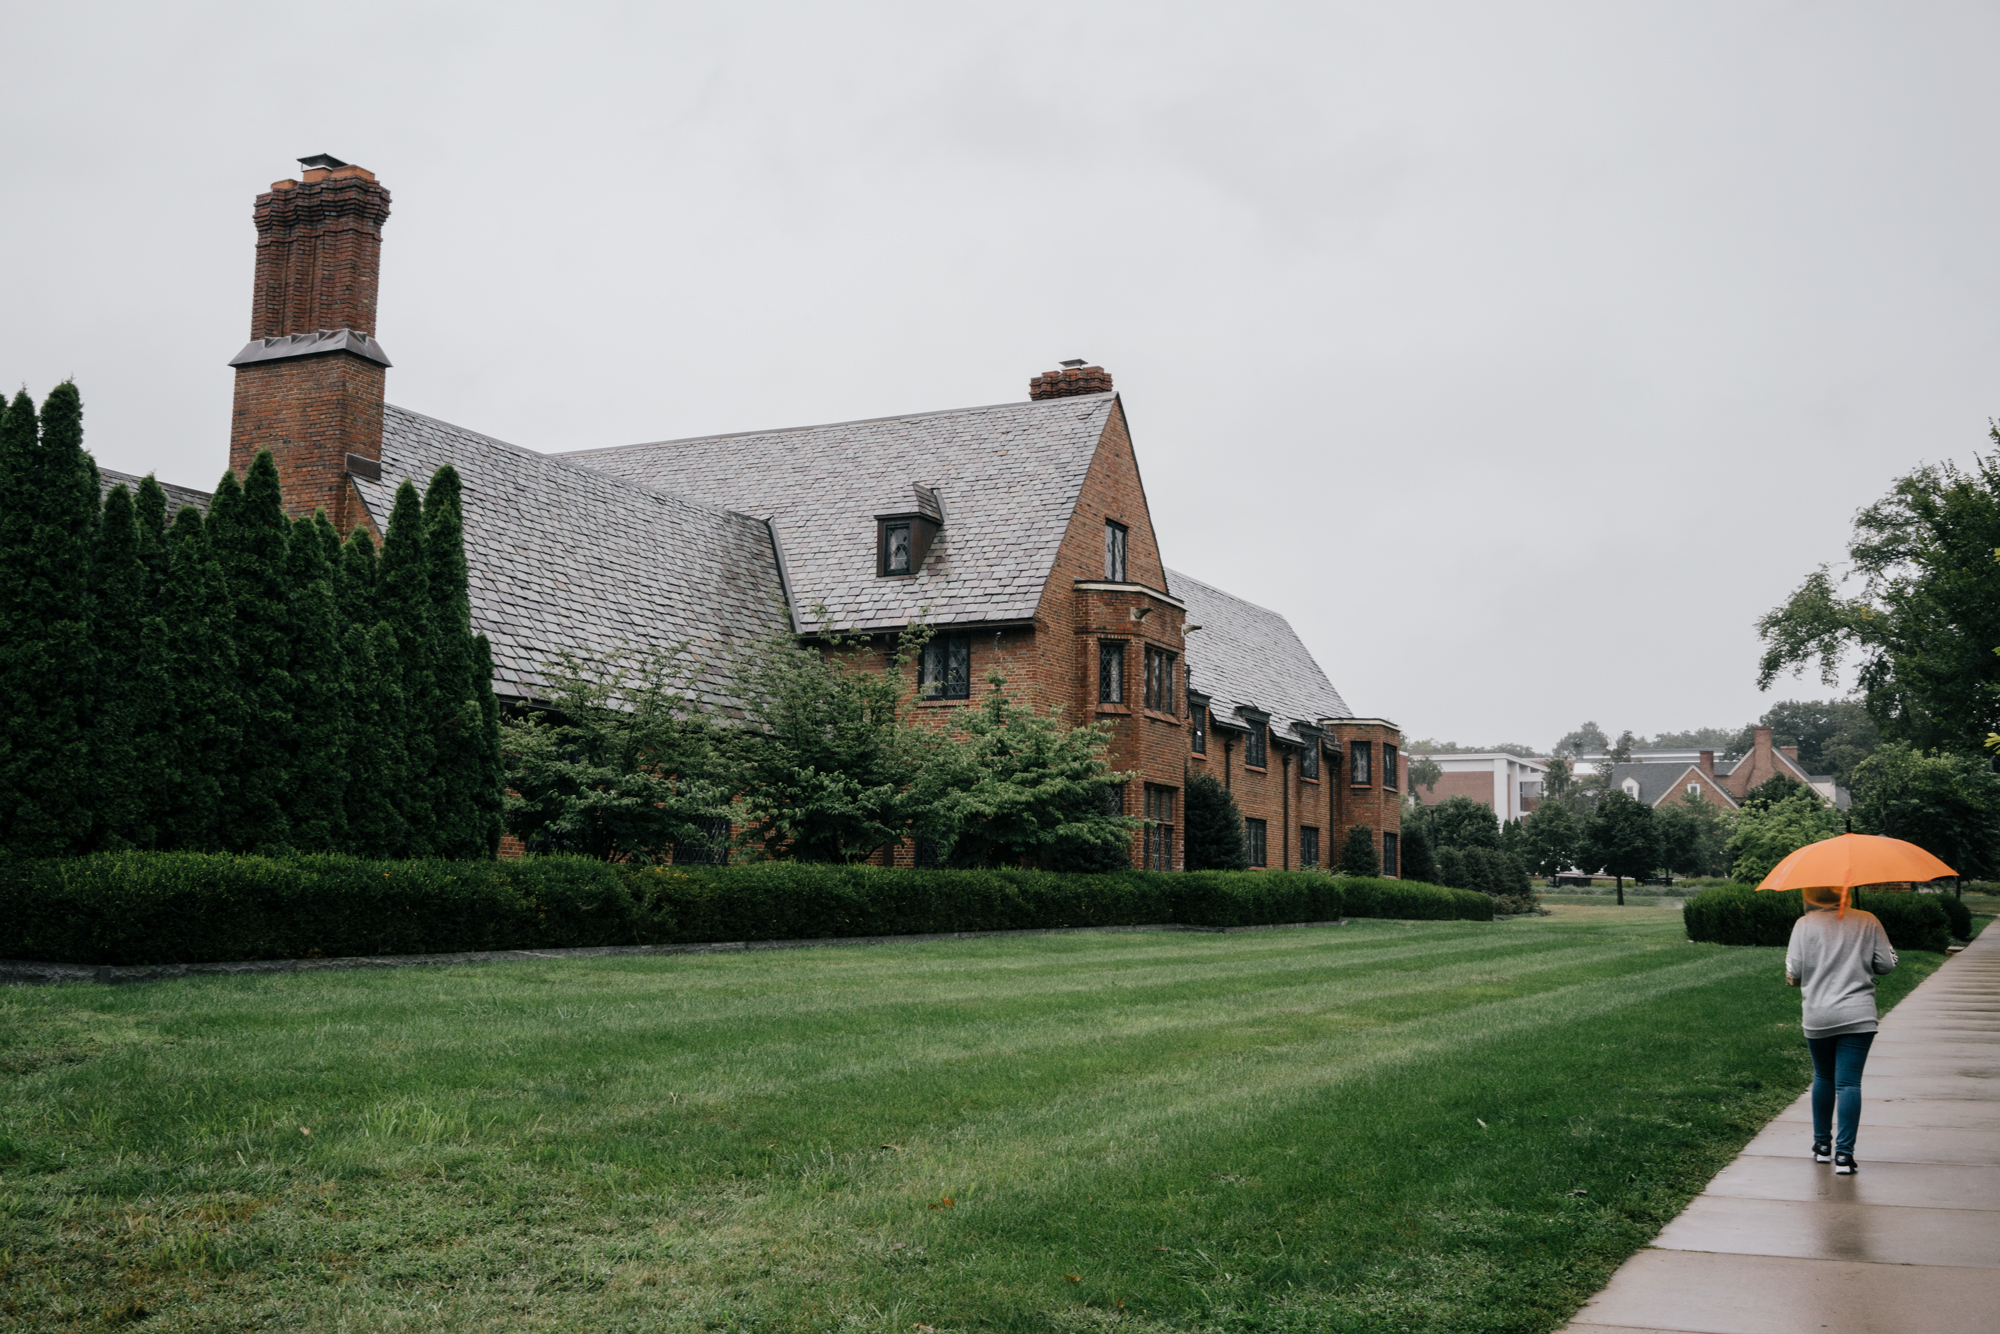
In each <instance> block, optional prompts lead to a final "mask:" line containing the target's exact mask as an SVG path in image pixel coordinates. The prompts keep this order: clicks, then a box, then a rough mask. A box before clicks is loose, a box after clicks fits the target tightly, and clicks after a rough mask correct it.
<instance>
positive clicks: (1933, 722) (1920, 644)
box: [1757, 427, 2000, 751]
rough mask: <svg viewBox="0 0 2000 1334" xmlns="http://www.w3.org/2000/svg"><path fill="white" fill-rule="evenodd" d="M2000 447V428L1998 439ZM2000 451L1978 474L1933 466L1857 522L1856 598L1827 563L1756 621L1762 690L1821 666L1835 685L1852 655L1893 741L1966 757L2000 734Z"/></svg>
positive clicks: (1865, 694)
mask: <svg viewBox="0 0 2000 1334" xmlns="http://www.w3.org/2000/svg"><path fill="white" fill-rule="evenodd" d="M1992 434H1993V439H1994V441H1995V443H1996V444H2000V427H1995V428H1994V430H1993V433H1992ZM1996 549H2000V453H1995V454H1985V455H1979V456H1977V457H1975V459H1974V461H1973V464H1972V466H1971V468H1970V469H1969V470H1961V469H1960V468H1959V467H1958V466H1957V465H1955V464H1951V463H1944V464H1938V465H1926V466H1924V467H1921V468H1918V469H1916V470H1915V471H1914V472H1911V473H1910V474H1908V475H1907V476H1905V477H1902V478H1900V479H1898V480H1897V482H1896V483H1895V485H1894V486H1893V488H1892V489H1891V490H1890V493H1889V494H1888V495H1887V496H1885V497H1883V498H1882V499H1881V500H1879V501H1877V502H1875V503H1874V504H1873V505H1870V506H1868V507H1867V508H1866V509H1863V510H1862V511H1861V512H1860V513H1859V514H1858V515H1856V516H1855V520H1854V533H1853V537H1852V538H1851V540H1850V541H1849V544H1848V549H1847V552H1848V557H1849V560H1850V562H1851V564H1852V567H1853V570H1854V574H1855V575H1856V576H1857V577H1858V578H1859V580H1860V583H1859V587H1858V588H1857V589H1855V590H1854V591H1853V592H1852V593H1849V592H1847V591H1846V589H1845V587H1844V582H1843V581H1836V580H1835V578H1834V577H1833V575H1832V574H1831V573H1830V572H1829V570H1828V568H1827V567H1826V566H1824V565H1822V566H1821V567H1820V568H1819V569H1818V570H1816V571H1815V572H1813V573H1812V574H1811V575H1809V576H1807V578H1806V581H1805V582H1804V583H1803V584H1801V585H1800V586H1799V588H1798V589H1797V591H1795V592H1794V593H1793V594H1792V595H1791V597H1790V598H1789V599H1787V600H1786V602H1785V604H1784V605H1783V606H1781V607H1778V608H1776V609H1774V610H1773V611H1771V612H1769V613H1767V614H1766V615H1765V616H1764V617H1763V618H1762V619H1760V620H1759V621H1758V623H1757V628H1758V633H1759V634H1760V635H1761V636H1762V638H1763V641H1764V645H1765V648H1764V653H1763V656H1762V657H1761V659H1760V660H1759V663H1758V671H1757V683H1758V685H1759V687H1760V688H1767V687H1769V685H1770V684H1771V682H1772V681H1773V680H1775V679H1776V678H1777V676H1778V675H1779V673H1781V672H1787V671H1793V672H1798V671H1804V670H1805V669H1806V668H1808V667H1809V666H1812V665H1814V664H1815V663H1816V664H1817V665H1818V668H1819V673H1820V679H1821V680H1823V681H1824V682H1826V684H1828V685H1833V684H1835V683H1836V682H1837V681H1838V680H1839V673H1840V666H1841V663H1842V661H1843V659H1844V658H1845V657H1846V656H1847V654H1848V653H1850V652H1858V654H1859V655H1860V659H1861V672H1860V679H1859V691H1860V696H1861V702H1862V703H1863V704H1864V705H1865V706H1866V708H1867V711H1868V714H1869V716H1870V717H1871V718H1873V719H1874V720H1875V723H1876V725H1877V726H1878V727H1879V728H1880V729H1881V732H1882V735H1883V736H1884V737H1885V738H1887V739H1890V740H1896V741H1903V742H1907V743H1909V744H1911V745H1913V746H1916V747H1918V748H1920V749H1924V750H1931V749H1942V750H1954V751H1964V750H1969V749H1971V748H1972V747H1974V746H1976V745H1977V744H1978V741H1979V738H1981V737H1982V736H1984V735H1985V734H1987V733H1988V732H1990V731H1992V730H1994V729H1995V728H1996V727H2000V657H1996V656H1995V655H1994V654H1993V652H1992V650H1991V646H1992V645H1994V644H2000V566H1996V564H1995V562H1994V560H1993V553H1994V551H1995V550H1996Z"/></svg>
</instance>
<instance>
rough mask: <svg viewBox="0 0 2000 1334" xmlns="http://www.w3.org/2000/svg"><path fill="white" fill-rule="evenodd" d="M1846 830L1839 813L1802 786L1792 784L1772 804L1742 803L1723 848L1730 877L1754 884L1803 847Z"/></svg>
mask: <svg viewBox="0 0 2000 1334" xmlns="http://www.w3.org/2000/svg"><path fill="white" fill-rule="evenodd" d="M1766 786H1768V784H1767V785H1766ZM1759 790H1760V791H1761V790H1762V789H1761V788H1760V789H1759ZM1846 828H1847V821H1846V819H1845V818H1844V817H1843V816H1842V815H1841V813H1840V812H1839V811H1837V810H1835V809H1833V808H1832V807H1831V806H1828V805H1827V804H1826V803H1824V802H1822V801H1821V800H1820V799H1819V797H1818V796H1817V795H1816V794H1815V793H1814V792H1813V790H1812V789H1811V788H1809V787H1806V786H1804V785H1803V784H1799V783H1794V784H1792V785H1791V787H1790V789H1789V790H1788V791H1787V792H1786V793H1785V795H1784V796H1782V797H1780V798H1778V799H1777V800H1775V801H1774V800H1771V799H1769V798H1763V797H1759V798H1756V799H1754V800H1749V801H1745V802H1744V803H1743V809H1742V810H1740V811H1738V812H1737V813H1736V825H1735V829H1734V830H1733V831H1732V832H1731V833H1730V835H1729V841H1728V843H1727V844H1725V845H1724V849H1723V852H1724V855H1725V856H1726V857H1727V858H1728V859H1729V874H1730V877H1731V878H1732V879H1735V880H1739V881H1742V882H1743V883H1745V884H1749V885H1754V884H1756V883H1757V882H1758V881H1760V880H1762V879H1763V878H1764V877H1765V876H1767V875H1769V874H1770V873H1771V868H1772V867H1774V866H1776V865H1777V864H1778V863H1779V862H1781V861H1783V860H1784V859H1785V858H1787V857H1789V856H1791V855H1792V854H1793V853H1794V852H1797V851H1798V850H1799V849H1800V848H1802V847H1804V846H1805V845H1806V844H1808V843H1817V842H1819V841H1820V840H1821V839H1824V838H1832V837H1834V836H1835V835H1836V834H1841V833H1844V832H1846Z"/></svg>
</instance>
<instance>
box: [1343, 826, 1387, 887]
mask: <svg viewBox="0 0 2000 1334" xmlns="http://www.w3.org/2000/svg"><path fill="white" fill-rule="evenodd" d="M1340 873H1341V874H1342V875H1353V876H1362V877H1372V876H1378V875H1380V874H1382V854H1381V853H1379V852H1377V851H1376V850H1375V831H1374V830H1372V829H1370V828H1369V827H1368V826H1367V825H1361V824H1358V825H1355V826H1354V827H1353V828H1352V829H1349V830H1348V831H1347V841H1346V842H1344V843H1343V844H1341V847H1340Z"/></svg>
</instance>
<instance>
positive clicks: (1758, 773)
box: [1610, 727, 1849, 811]
mask: <svg viewBox="0 0 2000 1334" xmlns="http://www.w3.org/2000/svg"><path fill="white" fill-rule="evenodd" d="M1750 735H1751V744H1750V753H1749V754H1747V755H1745V756H1744V757H1743V758H1742V759H1740V760H1737V761H1736V762H1735V763H1733V764H1730V763H1727V762H1725V763H1723V764H1721V765H1718V764H1717V763H1716V759H1715V752H1714V751H1712V750H1704V751H1700V752H1698V753H1697V755H1696V757H1695V761H1694V763H1692V764H1689V763H1687V762H1685V761H1673V762H1667V763H1662V762H1659V761H1652V762H1641V763H1634V764H1612V765H1611V772H1610V778H1611V784H1612V786H1614V787H1616V788H1618V789H1620V790H1621V791H1623V792H1625V793H1626V795H1628V796H1630V797H1631V798H1632V799H1633V800H1635V801H1640V802H1644V803H1645V804H1646V805H1648V806H1661V805H1664V804H1665V803H1667V802H1668V801H1673V800H1684V799H1686V798H1689V797H1694V796H1699V797H1701V799H1702V800H1704V801H1710V802H1714V803H1715V804H1716V805H1718V806H1720V807H1722V808H1723V809H1724V810H1728V811H1733V810H1735V809H1737V807H1738V806H1740V805H1741V804H1742V802H1743V799H1744V798H1745V797H1747V796H1749V795H1750V793H1751V792H1752V791H1754V790H1755V789H1757V788H1759V787H1761V786H1763V785H1764V784H1765V783H1767V782H1769V781H1770V780H1771V779H1773V778H1776V777H1780V776H1783V777H1785V778H1789V779H1791V780H1792V781H1793V782H1795V783H1803V784H1805V785H1806V786H1807V787H1809V788H1811V789H1812V790H1813V792H1814V793H1815V794H1816V795H1817V796H1818V797H1819V799H1820V800H1821V801H1823V802H1825V803H1826V804H1827V805H1829V806H1833V807H1836V808H1838V809H1840V810H1846V809H1847V805H1848V801H1849V796H1848V791H1847V789H1846V788H1844V787H1841V786H1840V785H1839V784H1838V783H1836V782H1835V781H1834V779H1833V776H1832V775H1831V774H1809V773H1807V772H1806V770H1805V766H1804V765H1802V764H1800V763H1799V748H1798V747H1797V746H1774V745H1772V744H1771V729H1770V728H1768V727H1759V728H1755V729H1753V730H1752V731H1751V734H1750Z"/></svg>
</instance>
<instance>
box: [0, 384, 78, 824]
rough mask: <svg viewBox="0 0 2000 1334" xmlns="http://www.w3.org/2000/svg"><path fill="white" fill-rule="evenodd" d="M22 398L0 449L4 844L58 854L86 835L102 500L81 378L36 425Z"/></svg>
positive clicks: (0, 798) (52, 398) (55, 396)
mask: <svg viewBox="0 0 2000 1334" xmlns="http://www.w3.org/2000/svg"><path fill="white" fill-rule="evenodd" d="M25 402H26V396H25V395H23V396H22V397H20V398H17V399H16V400H15V402H14V405H13V406H12V407H11V408H9V409H8V412H7V422H6V428H7V429H6V434H7V437H8V443H7V447H6V449H5V451H4V453H5V456H6V459H7V463H8V467H9V470H10V471H11V472H12V474H13V476H12V477H11V479H10V480H11V482H12V483H13V485H12V486H11V487H10V491H11V492H12V494H11V495H10V496H9V499H8V508H9V510H10V512H11V515H10V522H9V523H8V524H7V529H8V536H9V537H10V538H11V539H12V543H11V549H9V550H8V551H7V552H6V553H5V554H4V557H0V559H4V561H5V569H4V570H0V579H4V581H5V583H6V585H7V601H8V603H9V606H8V614H7V622H8V623H7V625H6V626H5V627H4V628H5V632H6V633H5V641H4V643H0V691H4V692H5V696H6V701H7V708H6V714H5V721H4V736H5V739H4V741H0V845H4V846H7V847H10V848H13V849H15V850H17V851H21V852H27V853H31V854H37V855H42V856H54V855H58V854H61V853H65V852H71V851H75V850H78V849H79V848H81V847H83V846H85V845H86V843H87V841H88V839H89V834H90V810H89V804H88V799H89V789H90V739H89V735H88V733H87V730H86V729H87V724H88V720H89V718H90V716H91V712H92V706H93V704H94V702H95V701H94V698H93V685H92V682H93V680H94V673H93V671H92V661H91V645H90V624H89V622H90V557H91V549H92V547H93V546H94V545H95V541H96V535H97V519H98V508H99V504H100V501H99V492H98V478H97V465H96V464H95V463H94V462H92V461H91V458H90V455H89V454H88V453H86V452H85V450H84V448H83V400H82V398H81V396H79V395H78V393H77V390H76V386H75V385H74V384H69V383H64V384H60V385H57V386H56V388H55V389H54V391H53V392H51V393H50V394H49V396H48V398H47V399H46V400H45V401H44V402H43V404H42V411H41V418H40V422H39V427H40V429H39V432H35V431H33V426H34V423H35V419H34V414H33V412H32V410H29V411H27V412H23V410H22V409H23V406H24V404H25Z"/></svg>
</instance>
